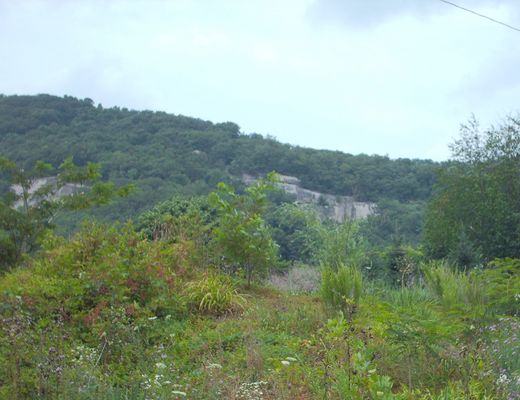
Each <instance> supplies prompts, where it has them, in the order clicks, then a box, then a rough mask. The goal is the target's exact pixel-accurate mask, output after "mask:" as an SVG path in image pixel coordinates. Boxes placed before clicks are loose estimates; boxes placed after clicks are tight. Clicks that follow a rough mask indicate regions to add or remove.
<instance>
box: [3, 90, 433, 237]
mask: <svg viewBox="0 0 520 400" xmlns="http://www.w3.org/2000/svg"><path fill="white" fill-rule="evenodd" d="M350 134H352V135H355V134H356V133H355V132H352V133H350ZM0 155H3V156H5V157H8V158H9V159H11V160H13V161H15V162H17V163H18V164H19V165H20V166H22V167H26V168H29V167H30V166H31V165H33V164H34V163H35V162H36V161H38V160H44V161H46V162H48V163H51V164H52V165H53V166H55V167H57V166H58V165H60V163H61V162H62V161H63V160H64V159H66V158H67V157H69V156H72V157H73V159H74V161H75V162H76V163H77V164H78V165H85V164H86V163H87V162H97V163H101V165H102V174H103V178H104V179H108V180H111V181H113V182H115V183H117V184H127V183H132V184H134V185H135V187H136V190H135V192H134V193H133V194H132V195H131V196H129V197H127V198H125V199H123V200H121V201H117V202H116V203H115V204H114V205H112V206H110V207H107V208H105V209H102V210H95V211H94V215H96V216H97V217H104V218H105V219H107V218H108V219H110V218H116V217H117V218H119V219H120V220H125V219H126V218H130V217H133V216H135V215H136V214H137V213H138V212H140V211H143V210H145V209H148V208H150V207H151V206H153V205H154V204H155V203H157V202H159V201H163V200H168V199H170V198H171V197H172V196H173V195H174V194H182V195H188V196H193V195H203V194H207V193H209V192H210V191H211V190H212V189H213V188H214V187H215V185H216V184H217V183H218V182H220V181H225V182H228V183H231V182H233V183H234V184H235V185H238V186H240V185H241V182H240V178H241V176H242V174H244V173H247V174H251V175H255V176H259V175H263V174H266V173H268V172H271V171H276V172H278V173H280V174H285V175H291V176H296V177H298V178H299V179H300V181H301V185H302V186H303V187H304V188H307V189H311V190H316V191H319V192H323V193H329V194H333V195H348V196H354V197H355V198H356V200H358V201H371V202H379V201H381V200H385V199H390V200H395V201H397V202H399V203H400V204H403V212H404V213H407V208H406V205H407V204H409V203H410V202H415V204H421V202H424V201H425V200H427V199H428V198H429V197H430V195H431V193H432V188H433V184H434V182H435V169H436V168H437V167H438V164H437V163H435V162H432V161H427V160H409V159H398V160H392V159H389V158H388V157H384V156H377V155H351V154H345V153H341V152H339V151H326V150H313V149H308V148H303V147H298V146H292V145H289V144H282V143H279V142H278V141H276V140H275V139H274V138H270V137H263V136H262V135H259V134H254V133H253V134H245V133H242V132H241V131H240V128H239V127H238V126H237V125H236V124H234V123H232V122H226V123H216V124H215V123H212V122H209V121H203V120H200V119H195V118H189V117H185V116H181V115H172V114H167V113H164V112H152V111H132V110H128V109H125V108H122V109H121V108H118V107H114V108H108V109H107V108H103V107H102V106H101V105H98V106H96V105H95V104H94V102H93V101H92V100H90V99H84V100H79V99H76V98H73V97H68V96H66V97H64V98H61V97H56V96H50V95H38V96H0ZM0 189H1V188H0ZM3 190H4V192H5V190H6V185H5V182H4V185H3ZM385 204H386V203H385ZM393 206H394V207H393V208H394V209H395V206H396V204H395V203H394V204H393ZM69 224H70V221H69ZM394 228H395V227H394ZM406 229H407V228H404V230H405V231H406ZM394 230H395V229H394ZM403 235H404V236H407V237H412V239H411V240H414V241H415V242H417V241H418V234H417V232H415V234H414V233H410V232H404V234H403Z"/></svg>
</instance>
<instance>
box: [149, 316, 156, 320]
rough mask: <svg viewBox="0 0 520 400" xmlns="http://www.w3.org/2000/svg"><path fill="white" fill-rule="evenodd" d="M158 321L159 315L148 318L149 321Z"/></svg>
mask: <svg viewBox="0 0 520 400" xmlns="http://www.w3.org/2000/svg"><path fill="white" fill-rule="evenodd" d="M156 319H157V315H154V316H153V317H149V318H148V321H154V320H156Z"/></svg>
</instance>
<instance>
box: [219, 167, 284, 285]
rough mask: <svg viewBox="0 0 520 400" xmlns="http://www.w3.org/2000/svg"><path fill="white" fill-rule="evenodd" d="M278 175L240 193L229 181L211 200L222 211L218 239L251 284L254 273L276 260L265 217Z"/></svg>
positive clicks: (220, 187) (265, 268) (272, 175)
mask: <svg viewBox="0 0 520 400" xmlns="http://www.w3.org/2000/svg"><path fill="white" fill-rule="evenodd" d="M275 181H276V174H274V173H271V174H269V175H268V176H267V179H261V180H259V181H258V182H257V183H256V184H255V185H253V186H250V187H248V188H247V189H246V191H245V194H242V195H240V194H237V193H235V190H234V189H233V188H232V187H231V186H229V185H226V184H225V183H220V184H219V185H218V191H217V192H214V193H211V194H210V197H209V200H210V204H212V205H213V206H214V207H215V208H216V209H217V212H218V218H217V226H216V228H215V233H216V239H217V242H218V244H219V245H220V246H221V248H222V250H223V253H224V254H225V255H226V256H227V258H228V259H229V260H230V261H232V262H235V263H238V264H239V266H240V267H241V268H242V269H243V271H244V272H245V275H246V278H247V284H248V286H249V285H250V284H251V281H252V278H253V275H254V274H255V273H256V274H262V273H263V272H265V271H266V270H267V268H268V267H269V266H270V265H271V263H273V262H275V261H276V258H277V246H276V243H275V242H274V241H273V239H272V238H271V234H270V232H269V229H268V227H267V225H266V223H265V221H264V219H263V215H264V214H265V212H266V208H267V193H268V192H269V191H272V190H273V189H274V184H275Z"/></svg>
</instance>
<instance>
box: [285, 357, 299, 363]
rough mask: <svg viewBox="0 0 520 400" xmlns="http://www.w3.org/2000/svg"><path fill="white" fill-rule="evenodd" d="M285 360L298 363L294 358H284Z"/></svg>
mask: <svg viewBox="0 0 520 400" xmlns="http://www.w3.org/2000/svg"><path fill="white" fill-rule="evenodd" d="M285 359H286V360H287V361H290V362H296V361H298V360H297V359H296V358H294V357H286V358H285Z"/></svg>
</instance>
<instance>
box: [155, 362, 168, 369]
mask: <svg viewBox="0 0 520 400" xmlns="http://www.w3.org/2000/svg"><path fill="white" fill-rule="evenodd" d="M155 366H156V367H157V368H159V369H163V368H166V364H164V363H162V362H158V363H156V364H155Z"/></svg>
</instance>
